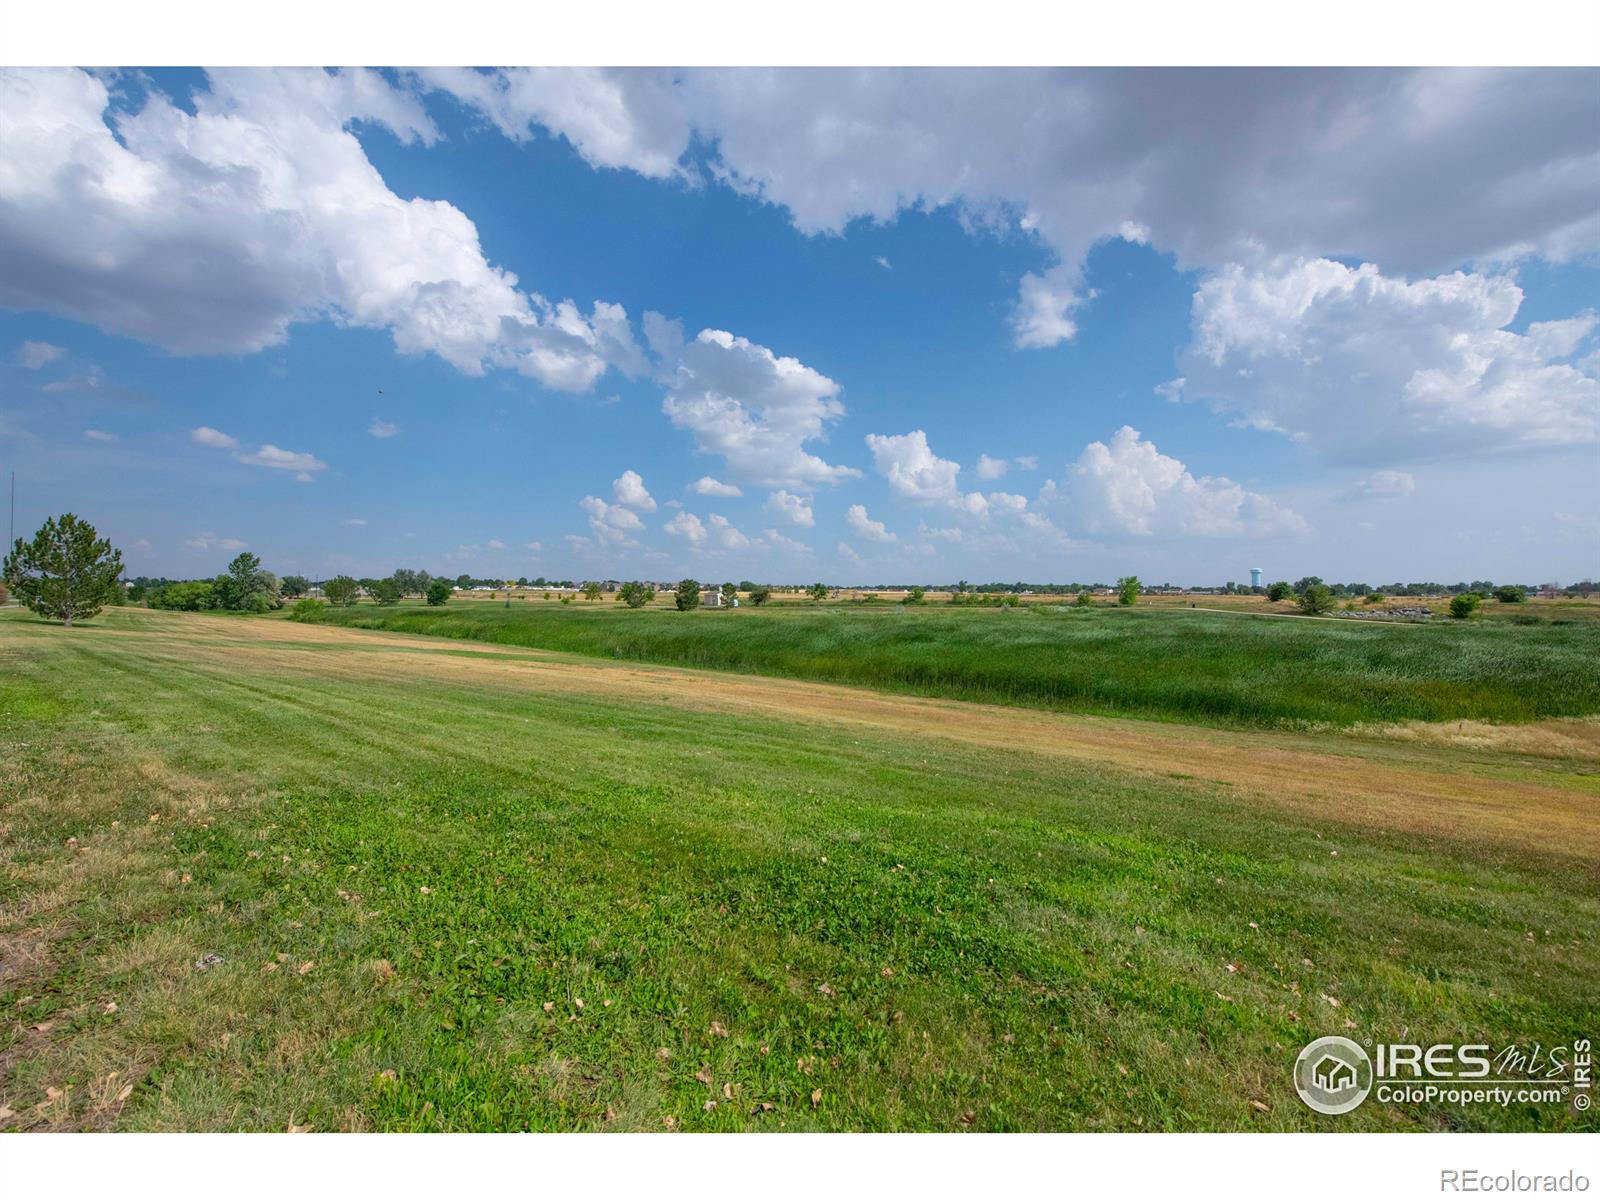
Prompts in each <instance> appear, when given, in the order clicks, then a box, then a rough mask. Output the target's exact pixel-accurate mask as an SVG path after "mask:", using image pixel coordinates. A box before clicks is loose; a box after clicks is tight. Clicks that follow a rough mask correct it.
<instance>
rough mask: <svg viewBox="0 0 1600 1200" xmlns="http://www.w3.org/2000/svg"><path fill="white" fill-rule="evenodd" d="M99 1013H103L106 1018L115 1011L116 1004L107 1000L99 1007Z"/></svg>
mask: <svg viewBox="0 0 1600 1200" xmlns="http://www.w3.org/2000/svg"><path fill="white" fill-rule="evenodd" d="M100 1011H101V1012H103V1013H105V1014H106V1015H107V1016H110V1015H111V1014H112V1013H114V1012H116V1011H117V1002H116V1001H115V1000H107V1001H106V1002H105V1003H104V1004H102V1005H101V1006H100Z"/></svg>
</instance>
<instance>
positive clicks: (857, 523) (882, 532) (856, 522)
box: [844, 504, 897, 542]
mask: <svg viewBox="0 0 1600 1200" xmlns="http://www.w3.org/2000/svg"><path fill="white" fill-rule="evenodd" d="M844 520H845V524H846V525H848V526H850V529H851V531H852V532H854V533H855V534H856V535H857V536H858V537H862V538H865V539H866V540H867V541H869V542H893V541H896V540H897V539H896V537H895V535H894V534H892V533H890V532H889V530H888V528H887V527H886V526H885V525H884V523H883V522H882V521H874V520H873V519H872V518H871V517H869V516H868V515H867V508H866V505H864V504H852V505H851V506H850V510H849V511H848V512H847V513H845V518H844Z"/></svg>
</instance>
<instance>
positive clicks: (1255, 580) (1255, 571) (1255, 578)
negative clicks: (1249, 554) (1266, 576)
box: [1250, 567, 1261, 588]
mask: <svg viewBox="0 0 1600 1200" xmlns="http://www.w3.org/2000/svg"><path fill="white" fill-rule="evenodd" d="M1250 586H1251V587H1253V588H1258V587H1260V586H1261V568H1260V567H1251V568H1250Z"/></svg>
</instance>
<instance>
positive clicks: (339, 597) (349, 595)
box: [322, 575, 359, 608]
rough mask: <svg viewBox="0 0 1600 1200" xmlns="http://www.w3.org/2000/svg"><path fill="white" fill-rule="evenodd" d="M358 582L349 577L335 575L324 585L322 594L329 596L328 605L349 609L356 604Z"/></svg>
mask: <svg viewBox="0 0 1600 1200" xmlns="http://www.w3.org/2000/svg"><path fill="white" fill-rule="evenodd" d="M358 586H359V585H358V584H357V583H356V581H355V580H354V579H352V578H350V576H348V575H335V576H334V577H333V578H332V579H330V580H328V582H327V583H325V584H323V585H322V594H323V595H325V596H327V598H328V603H329V604H334V605H337V606H338V607H340V608H348V607H349V606H350V605H352V604H354V603H355V602H356V590H357V588H358Z"/></svg>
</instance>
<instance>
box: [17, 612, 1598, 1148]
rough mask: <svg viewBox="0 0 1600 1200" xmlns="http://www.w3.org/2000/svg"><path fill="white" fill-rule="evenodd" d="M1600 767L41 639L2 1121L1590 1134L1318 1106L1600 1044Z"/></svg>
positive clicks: (1558, 733) (825, 699)
mask: <svg viewBox="0 0 1600 1200" xmlns="http://www.w3.org/2000/svg"><path fill="white" fill-rule="evenodd" d="M358 615H361V616H366V615H367V614H365V613H361V614H358ZM405 615H406V616H410V615H411V614H405ZM447 615H448V616H450V617H451V619H457V620H458V619H459V615H458V614H447ZM963 615H964V614H963ZM984 615H985V616H987V617H989V618H991V619H993V617H994V616H995V614H984ZM617 616H618V617H619V618H620V617H622V614H617ZM707 619H708V620H713V621H715V620H721V619H723V618H722V617H719V616H717V615H710V616H708V618H707ZM736 619H737V618H736ZM833 619H834V618H832V617H830V616H824V615H820V614H819V615H816V616H809V617H808V616H804V615H802V617H801V620H802V621H804V622H805V624H803V625H802V626H800V628H802V629H813V628H826V627H825V626H823V625H821V623H822V622H826V621H828V620H833ZM890 619H891V620H893V619H896V618H890ZM1003 619H1004V620H1007V621H1009V620H1010V617H1004V618H1003ZM1191 619H1192V618H1180V621H1179V623H1183V622H1185V621H1187V620H1191ZM922 620H923V618H922V617H921V616H920V615H916V616H913V617H910V618H908V623H909V622H921V621H922ZM572 624H573V625H574V627H577V626H579V624H580V622H579V621H577V620H575V621H573V622H572ZM1258 624H1261V625H1272V626H1275V625H1277V624H1279V623H1277V622H1267V621H1262V622H1258ZM1283 624H1288V623H1287V622H1285V623H1283ZM686 625H687V623H679V626H678V627H680V628H681V627H685V626H686ZM582 627H583V628H586V629H588V628H592V629H594V630H596V631H598V633H597V636H601V637H606V636H617V634H616V633H610V634H608V633H607V632H606V631H607V630H621V629H626V628H628V626H626V625H624V624H622V623H621V621H620V620H618V621H613V620H611V619H604V618H600V614H594V616H593V618H588V617H586V618H583V619H582ZM917 627H918V628H932V626H927V627H924V626H920V625H919V626H917ZM508 628H510V627H508ZM742 628H743V626H742V625H740V626H735V625H729V624H725V625H723V626H721V630H722V634H721V635H726V632H727V631H729V630H739V629H742ZM882 628H883V629H885V630H890V629H894V628H898V627H897V626H892V625H887V624H886V625H884V626H882ZM1145 628H1146V627H1145V626H1143V625H1142V624H1140V623H1137V622H1128V621H1126V620H1124V618H1123V617H1122V616H1121V615H1118V616H1113V617H1106V618H1103V619H1100V618H1097V619H1096V620H1095V621H1094V622H1093V623H1092V624H1069V623H1068V622H1067V621H1066V620H1063V621H1060V622H1057V621H1056V620H1055V619H1054V618H1053V617H1043V618H1029V617H1020V618H1018V619H1017V621H1016V624H1015V625H1014V626H1009V627H1008V629H1007V631H1008V633H1010V632H1011V631H1012V630H1020V631H1031V630H1034V629H1039V630H1043V631H1051V630H1063V631H1071V632H1073V633H1074V634H1075V635H1076V636H1078V637H1080V638H1083V641H1084V644H1088V645H1092V644H1093V643H1094V641H1095V639H1094V638H1092V637H1087V636H1086V635H1085V634H1084V633H1083V632H1082V631H1083V630H1090V631H1095V630H1098V631H1099V634H1098V636H1099V638H1100V639H1101V640H1112V641H1114V640H1115V639H1116V638H1118V637H1122V636H1126V631H1128V630H1135V631H1140V632H1141V633H1142V634H1143V631H1145ZM1309 629H1316V630H1319V631H1325V632H1324V634H1323V636H1326V637H1328V638H1330V639H1333V638H1343V637H1344V636H1345V632H1344V631H1343V630H1342V629H1337V628H1336V627H1333V626H1300V627H1295V633H1296V635H1297V636H1301V637H1304V636H1306V634H1305V632H1304V631H1305V630H1309ZM1356 632H1357V633H1359V634H1362V635H1364V636H1373V635H1372V634H1371V633H1369V632H1368V631H1365V630H1362V631H1356ZM1388 632H1389V633H1390V634H1391V635H1392V637H1393V642H1394V643H1399V644H1405V643H1402V642H1401V639H1402V638H1407V639H1409V638H1410V634H1411V631H1388ZM1417 632H1418V633H1419V634H1420V636H1423V637H1431V636H1434V635H1435V634H1436V633H1444V635H1445V636H1446V637H1450V638H1451V639H1452V640H1451V641H1449V642H1448V643H1446V644H1448V645H1450V646H1454V647H1458V648H1459V647H1461V646H1468V647H1471V646H1476V645H1478V644H1479V643H1476V642H1467V641H1464V640H1462V639H1460V638H1459V637H1457V636H1456V634H1455V631H1448V632H1445V631H1433V630H1426V631H1417ZM719 636H720V635H719ZM1029 636H1032V635H1031V633H1030V634H1029ZM1149 636H1157V635H1155V634H1154V633H1153V632H1151V633H1150V634H1149ZM1265 636H1268V637H1270V636H1272V635H1271V634H1267V635H1265ZM870 644H871V643H869V646H870ZM1363 644H1364V643H1363ZM1490 644H1491V645H1502V643H1490ZM1337 645H1339V646H1343V645H1345V643H1343V642H1339V643H1337ZM1513 645H1516V644H1513ZM1301 653H1302V655H1306V654H1309V653H1310V652H1309V651H1305V650H1302V651H1301ZM1390 653H1395V654H1403V653H1405V651H1398V650H1397V651H1390ZM1479 653H1480V654H1487V653H1489V652H1488V651H1482V652H1479ZM1518 654H1519V655H1522V656H1523V657H1525V652H1523V651H1519V652H1518ZM1346 658H1347V655H1346V654H1345V653H1344V652H1343V651H1342V650H1341V651H1339V652H1337V653H1334V652H1330V653H1329V654H1328V655H1327V656H1326V657H1325V658H1323V659H1321V660H1318V659H1316V658H1315V657H1314V656H1313V657H1312V658H1310V659H1309V660H1304V661H1310V662H1313V663H1314V662H1317V661H1323V662H1327V663H1329V664H1331V665H1330V666H1329V671H1330V672H1331V673H1332V674H1331V675H1330V678H1335V679H1337V678H1340V677H1341V676H1340V675H1339V672H1340V671H1342V670H1343V669H1344V667H1343V663H1344V661H1345V659H1346ZM1304 661H1303V662H1302V670H1304V669H1305V665H1304ZM1317 679H1318V677H1317V676H1316V675H1312V676H1311V677H1310V679H1309V680H1308V681H1307V682H1306V685H1305V686H1306V687H1307V689H1308V690H1314V689H1315V684H1316V681H1317ZM1558 726H1560V729H1558V728H1557V727H1558ZM1593 734H1594V727H1593V725H1592V724H1588V723H1583V722H1569V723H1566V724H1565V725H1562V723H1559V722H1546V723H1544V724H1543V725H1540V726H1535V727H1531V728H1529V729H1528V730H1527V731H1526V732H1525V733H1524V734H1523V735H1519V737H1517V738H1513V739H1512V740H1510V741H1508V742H1504V743H1497V742H1494V741H1493V740H1492V739H1489V740H1485V741H1484V742H1483V743H1482V744H1478V743H1472V744H1465V743H1461V744H1458V743H1455V742H1451V741H1450V740H1449V739H1450V737H1451V736H1455V735H1454V734H1449V733H1444V734H1441V735H1440V736H1441V738H1442V740H1440V741H1437V742H1435V741H1430V740H1429V739H1427V738H1422V739H1419V740H1405V739H1398V738H1387V739H1386V738H1377V737H1353V736H1349V735H1344V734H1337V733H1322V734H1310V733H1305V732H1272V731H1261V730H1224V729H1187V728H1183V727H1179V726H1175V725H1173V726H1164V725H1159V724H1154V723H1151V722H1128V721H1117V720H1106V719H1101V718H1093V717H1083V716H1071V715H1064V714H1058V713H1047V712H1026V711H1021V710H1017V709H995V708H988V707H984V706H978V705H970V704H967V705H963V704H959V703H955V702H950V701H940V700H926V699H917V698H912V697H904V696H893V695H882V694H875V693H871V692H861V691H854V690H851V689H847V688H838V687H827V686H825V685H821V684H806V683H790V682H786V681H778V680H770V679H767V680H759V679H758V680H745V679H742V678H741V677H737V676H732V675H706V674H700V673H697V672H692V671H685V670H680V669H674V668H668V667H657V666H649V665H639V664H634V663H619V662H616V661H615V660H614V659H610V658H609V657H607V658H603V659H599V660H589V661H582V660H577V659H573V658H569V657H566V656H562V655H557V654H549V653H544V652H536V651H523V650H516V649H505V648H499V647H493V646H468V645H462V644H459V643H450V642H441V641H437V640H432V641H430V640H425V639H419V638H408V637H403V636H397V635H393V634H385V633H372V632H364V631H358V630H350V629H342V628H334V627H329V626H320V625H318V626H305V625H296V624H292V623H288V622H282V621H276V620H270V619H258V618H224V617H208V616H201V615H190V614H176V613H153V612H145V611H141V610H114V611H110V612H108V613H106V614H105V615H104V616H103V617H102V618H100V619H99V620H97V621H95V622H92V623H90V624H89V625H86V626H82V627H78V628H74V629H72V630H71V631H64V630H62V629H60V628H59V627H54V626H49V625H45V624H43V623H40V622H37V621H34V620H33V619H31V618H29V617H27V616H25V615H23V614H19V613H15V612H11V613H6V614H3V615H0V1011H3V1012H4V1013H5V1022H4V1025H3V1028H0V1126H3V1127H10V1128H31V1129H39V1128H112V1129H130V1130H152V1129H269V1130H270V1129H277V1130H282V1129H285V1128H290V1127H295V1128H311V1129H317V1130H332V1129H386V1130H402V1129H403V1130H433V1129H455V1130H464V1129H480V1130H481V1129H630V1130H632V1129H648V1130H661V1129H679V1130H701V1129H703V1130H735V1129H759V1130H779V1129H782V1130H804V1129H935V1130H961V1129H976V1130H1007V1129H1056V1130H1073V1129H1106V1130H1135V1129H1144V1130H1150V1129H1187V1130H1192V1129H1262V1130H1274V1129H1444V1128H1504V1129H1551V1128H1559V1129H1575V1128H1594V1125H1593V1123H1592V1121H1590V1123H1589V1124H1587V1125H1584V1124H1583V1123H1582V1122H1583V1121H1585V1120H1587V1119H1588V1118H1586V1117H1582V1116H1579V1115H1576V1114H1574V1113H1573V1112H1572V1111H1571V1110H1570V1109H1566V1108H1551V1107H1547V1108H1538V1109H1535V1108H1528V1107H1520V1108H1512V1109H1509V1110H1500V1109H1490V1108H1484V1107H1473V1108H1466V1109H1463V1108H1452V1107H1447V1106H1414V1107H1402V1106H1386V1105H1380V1104H1377V1103H1374V1102H1370V1101H1369V1102H1368V1103H1367V1104H1366V1105H1364V1106H1362V1107H1361V1108H1360V1109H1358V1110H1356V1111H1355V1112H1354V1113H1351V1114H1348V1115H1347V1116H1344V1117H1337V1118H1335V1117H1321V1116H1318V1115H1316V1114H1314V1113H1312V1112H1310V1111H1309V1110H1308V1109H1306V1108H1305V1107H1304V1106H1303V1105H1301V1104H1300V1102H1299V1101H1298V1099H1297V1098H1296V1097H1295V1096H1294V1093H1293V1091H1292V1088H1291V1086H1290V1082H1289V1072H1290V1067H1291V1064H1292V1062H1293V1059H1294V1056H1295V1054H1296V1053H1297V1052H1298V1050H1299V1048H1300V1047H1301V1046H1302V1045H1303V1044H1304V1043H1305V1042H1306V1041H1307V1040H1309V1039H1310V1038H1311V1037H1313V1036H1316V1035H1320V1034H1325V1033H1347V1034H1349V1035H1350V1036H1352V1037H1356V1038H1361V1039H1367V1038H1395V1037H1399V1036H1401V1034H1402V1031H1404V1034H1405V1036H1406V1037H1407V1038H1408V1039H1410V1040H1415V1041H1421V1042H1423V1043H1428V1042H1432V1041H1453V1040H1472V1041H1478V1040H1484V1041H1491V1042H1496V1043H1501V1042H1507V1041H1519V1042H1529V1041H1533V1040H1539V1041H1542V1042H1543V1043H1544V1044H1546V1045H1549V1044H1553V1043H1557V1042H1564V1041H1567V1040H1570V1039H1571V1038H1572V1037H1574V1036H1579V1035H1584V1034H1587V1035H1592V1033H1593V1025H1594V1021H1595V1016H1596V1008H1595V997H1596V996H1597V995H1600V951H1597V948H1596V945H1595V941H1594V930H1595V929H1596V928H1600V878H1597V874H1596V869H1595V863H1596V860H1597V857H1600V845H1597V833H1596V823H1595V822H1594V820H1593V815H1594V807H1595V803H1596V799H1597V797H1600V755H1597V754H1596V753H1595V752H1594V749H1593V747H1594V739H1593ZM1461 736H1465V735H1464V734H1463V735H1461ZM1541 737H1548V738H1549V739H1550V740H1549V741H1541V740H1540V739H1541ZM1418 797H1420V798H1421V799H1420V800H1418V799H1417V798H1418ZM210 956H215V958H214V959H213V958H212V957H210ZM202 963H207V964H209V965H207V966H205V968H204V969H201V967H200V966H198V965H197V964H202ZM1591 1116H1592V1114H1591Z"/></svg>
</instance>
